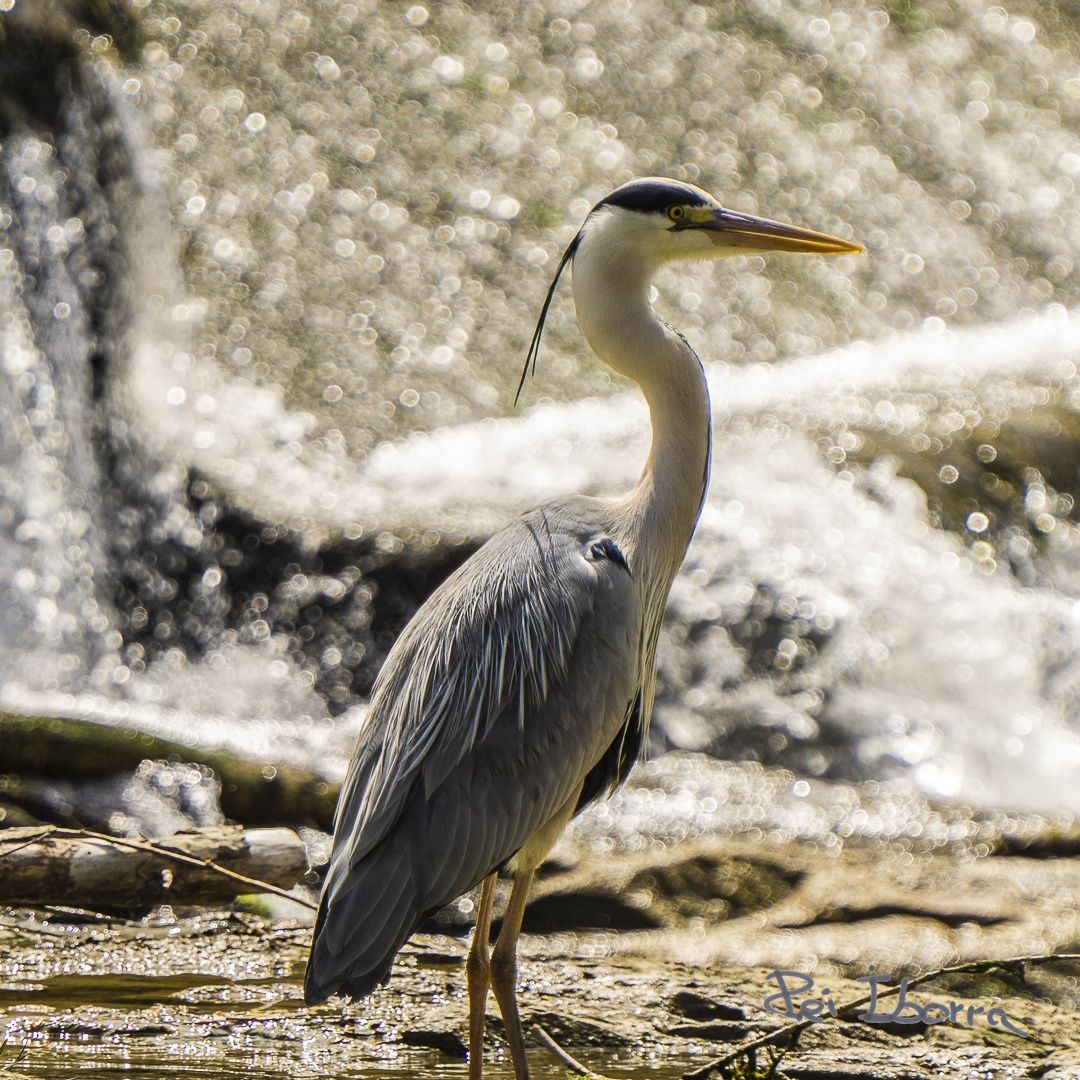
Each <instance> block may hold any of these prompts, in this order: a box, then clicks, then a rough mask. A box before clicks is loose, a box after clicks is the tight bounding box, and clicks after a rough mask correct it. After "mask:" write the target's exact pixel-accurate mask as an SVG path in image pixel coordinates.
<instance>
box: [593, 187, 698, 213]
mask: <svg viewBox="0 0 1080 1080" xmlns="http://www.w3.org/2000/svg"><path fill="white" fill-rule="evenodd" d="M704 205H705V199H704V198H703V197H702V196H701V195H699V194H698V192H696V191H694V190H693V189H692V188H688V187H686V186H685V185H684V184H680V183H679V182H678V181H677V180H655V179H650V180H631V181H630V182H629V183H628V184H623V185H622V187H617V188H616V189H615V190H614V191H613V192H612V193H611V194H610V195H608V196H605V197H604V198H603V199H601V200H600V201H599V202H598V203H597V204H596V206H594V207H593V209H594V210H599V209H600V207H601V206H617V207H619V208H620V209H622V210H637V211H638V212H640V213H643V214H662V213H664V212H665V211H666V210H667V209H668V207H671V206H704Z"/></svg>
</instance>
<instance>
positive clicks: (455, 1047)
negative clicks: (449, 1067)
mask: <svg viewBox="0 0 1080 1080" xmlns="http://www.w3.org/2000/svg"><path fill="white" fill-rule="evenodd" d="M401 1041H402V1042H403V1043H405V1045H406V1046H426V1047H429V1048H430V1049H432V1050H440V1051H442V1053H444V1054H446V1055H447V1056H448V1057H455V1058H465V1057H468V1053H469V1051H468V1047H466V1045H465V1043H464V1042H462V1041H461V1037H460V1036H459V1035H455V1034H454V1032H452V1031H403V1032H402V1033H401Z"/></svg>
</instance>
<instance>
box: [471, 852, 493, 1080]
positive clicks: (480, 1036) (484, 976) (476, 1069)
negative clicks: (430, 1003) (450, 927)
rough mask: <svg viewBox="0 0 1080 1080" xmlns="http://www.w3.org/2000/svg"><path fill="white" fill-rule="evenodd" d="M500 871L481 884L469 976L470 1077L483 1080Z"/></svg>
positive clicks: (472, 1079) (474, 1079) (489, 875)
mask: <svg viewBox="0 0 1080 1080" xmlns="http://www.w3.org/2000/svg"><path fill="white" fill-rule="evenodd" d="M498 876H499V875H498V874H497V873H495V874H488V876H487V877H486V878H484V883H483V885H481V886H480V906H479V908H478V909H477V912H476V929H475V930H473V939H472V944H471V945H470V946H469V956H468V958H467V959H466V961H465V976H466V979H467V980H468V984H469V1080H480V1077H481V1075H482V1073H483V1071H484V1010H485V1009H486V1008H487V995H488V987H489V986H490V985H491V957H490V955H489V954H488V948H489V944H490V938H491V912H492V909H493V908H494V907H495V882H496V880H497V879H498Z"/></svg>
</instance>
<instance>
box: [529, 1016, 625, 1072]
mask: <svg viewBox="0 0 1080 1080" xmlns="http://www.w3.org/2000/svg"><path fill="white" fill-rule="evenodd" d="M533 1033H534V1034H535V1035H536V1037H537V1038H538V1039H539V1040H540V1042H542V1043H543V1044H544V1046H546V1047H547V1048H548V1050H549V1051H551V1054H552V1056H554V1057H555V1058H557V1059H558V1060H559V1062H561V1063H562V1064H563V1065H565V1066H566V1067H567V1068H568V1069H569V1070H570V1071H571V1072H572V1073H573V1074H574V1075H575V1076H584V1077H587V1078H588V1080H609V1078H608V1077H606V1076H604V1074H603V1073H598V1072H593V1071H592V1069H589V1068H586V1066H584V1065H582V1064H581V1062H580V1061H578V1060H577V1058H575V1057H572V1056H571V1055H570V1054H568V1053H567V1052H566V1051H565V1050H564V1049H563V1048H562V1047H561V1046H560V1045H559V1044H558V1043H557V1042H556V1041H555V1040H554V1039H553V1038H552V1037H551V1036H550V1035H549V1034H548V1033H547V1032H546V1031H545V1030H544V1029H543V1028H542V1027H541V1026H540V1025H539V1024H533Z"/></svg>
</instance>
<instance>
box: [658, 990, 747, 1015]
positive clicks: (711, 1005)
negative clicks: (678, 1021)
mask: <svg viewBox="0 0 1080 1080" xmlns="http://www.w3.org/2000/svg"><path fill="white" fill-rule="evenodd" d="M671 1008H672V1010H673V1011H675V1012H677V1013H678V1014H679V1015H680V1016H685V1017H686V1018H687V1019H688V1020H736V1021H737V1020H745V1019H746V1010H745V1009H744V1008H743V1007H742V1006H741V1005H739V1004H738V1003H737V1002H734V1001H716V1000H714V999H713V998H710V997H706V996H705V995H704V994H698V993H695V992H694V991H693V990H680V991H679V992H678V993H677V994H675V995H674V996H673V997H672V998H671Z"/></svg>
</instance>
